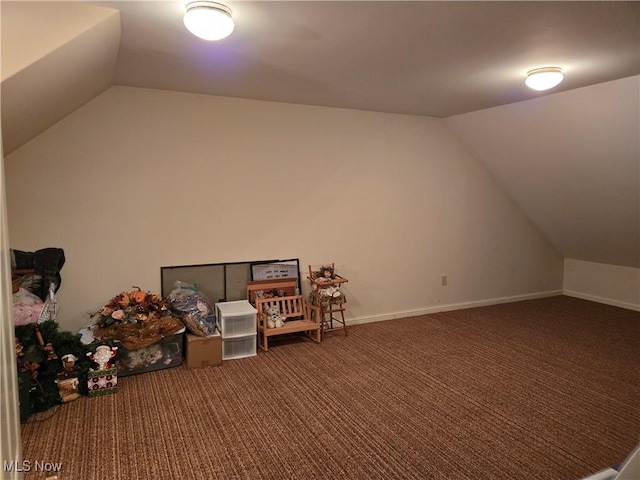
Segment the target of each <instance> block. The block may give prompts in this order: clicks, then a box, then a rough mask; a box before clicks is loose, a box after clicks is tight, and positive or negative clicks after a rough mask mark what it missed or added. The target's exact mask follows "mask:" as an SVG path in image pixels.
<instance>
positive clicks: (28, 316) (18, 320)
mask: <svg viewBox="0 0 640 480" xmlns="http://www.w3.org/2000/svg"><path fill="white" fill-rule="evenodd" d="M43 307H44V304H43V303H39V304H37V305H14V306H13V323H14V324H15V325H28V324H30V323H36V322H37V321H38V317H39V316H40V312H42V308H43Z"/></svg>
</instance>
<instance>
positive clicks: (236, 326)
mask: <svg viewBox="0 0 640 480" xmlns="http://www.w3.org/2000/svg"><path fill="white" fill-rule="evenodd" d="M216 314H217V318H218V322H219V323H220V329H221V332H222V338H223V339H228V338H234V337H242V336H245V335H253V334H255V333H256V314H257V310H256V309H255V308H253V306H252V305H251V304H250V303H249V302H247V301H246V300H238V301H236V302H221V303H216Z"/></svg>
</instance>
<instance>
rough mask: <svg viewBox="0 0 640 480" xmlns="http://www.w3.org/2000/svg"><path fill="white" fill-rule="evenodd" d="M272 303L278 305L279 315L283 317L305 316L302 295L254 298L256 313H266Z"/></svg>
mask: <svg viewBox="0 0 640 480" xmlns="http://www.w3.org/2000/svg"><path fill="white" fill-rule="evenodd" d="M273 305H276V306H277V307H278V311H279V312H280V315H282V316H283V317H285V319H289V318H297V317H304V316H305V308H304V305H305V302H304V297H303V296H302V295H292V296H289V297H271V298H257V299H256V309H257V310H258V313H266V311H267V310H268V309H269V308H271V307H272V306H273Z"/></svg>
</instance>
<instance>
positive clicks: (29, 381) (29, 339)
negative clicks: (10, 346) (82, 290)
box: [15, 320, 95, 421]
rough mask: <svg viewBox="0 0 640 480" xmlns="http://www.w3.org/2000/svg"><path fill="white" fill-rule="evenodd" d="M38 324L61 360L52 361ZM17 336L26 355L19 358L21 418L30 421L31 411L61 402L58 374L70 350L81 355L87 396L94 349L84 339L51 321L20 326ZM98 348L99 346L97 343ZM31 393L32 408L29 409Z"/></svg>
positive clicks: (81, 388) (80, 370)
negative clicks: (88, 376) (44, 345)
mask: <svg viewBox="0 0 640 480" xmlns="http://www.w3.org/2000/svg"><path fill="white" fill-rule="evenodd" d="M36 327H37V328H38V329H39V330H40V333H41V335H42V338H43V340H44V342H45V344H47V343H50V344H51V346H52V347H53V350H54V351H55V353H56V355H57V357H58V358H57V359H53V360H49V359H48V355H47V352H45V351H44V350H43V348H42V347H41V345H40V343H39V342H38V337H37V336H36ZM15 336H16V338H17V339H18V341H19V342H20V344H21V345H22V347H23V350H22V352H23V355H22V356H19V357H18V372H19V374H18V384H19V387H20V397H21V406H20V410H21V419H22V421H25V420H26V417H28V415H29V413H36V412H42V411H44V410H47V409H49V408H51V407H53V406H55V405H58V404H60V403H62V402H61V399H60V395H59V393H58V385H57V384H56V378H57V373H58V372H59V371H61V370H63V367H62V360H61V359H62V356H63V355H66V354H68V353H71V354H73V355H75V356H76V357H77V358H78V361H77V362H76V366H77V367H78V380H79V382H80V384H79V385H78V389H79V391H80V393H81V394H82V395H87V393H88V392H87V370H88V369H89V367H91V365H92V362H91V361H90V360H89V359H88V358H87V352H89V351H90V349H89V348H88V347H87V346H86V345H83V344H82V343H81V342H80V339H79V338H78V337H77V336H76V335H74V334H72V333H71V332H64V331H63V332H61V331H60V330H59V326H58V324H57V323H56V322H55V321H53V320H49V321H46V322H43V323H40V324H28V325H17V326H16V327H15ZM93 349H95V346H93ZM30 363H32V364H38V367H37V369H34V370H31V369H30V368H29V366H30ZM27 396H28V401H29V409H28V410H26V405H23V402H24V401H26V399H27Z"/></svg>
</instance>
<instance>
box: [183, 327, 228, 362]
mask: <svg viewBox="0 0 640 480" xmlns="http://www.w3.org/2000/svg"><path fill="white" fill-rule="evenodd" d="M186 350H187V355H186V358H187V368H200V367H208V366H216V365H222V335H220V334H219V333H218V334H216V335H212V336H210V337H198V336H197V335H192V334H190V333H188V334H187V346H186Z"/></svg>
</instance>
